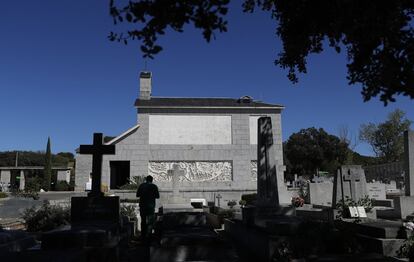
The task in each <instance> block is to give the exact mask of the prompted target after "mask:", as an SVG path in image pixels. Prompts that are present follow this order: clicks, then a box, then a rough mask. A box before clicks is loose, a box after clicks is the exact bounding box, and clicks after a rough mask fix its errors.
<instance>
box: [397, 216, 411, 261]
mask: <svg viewBox="0 0 414 262" xmlns="http://www.w3.org/2000/svg"><path fill="white" fill-rule="evenodd" d="M403 225H404V227H405V228H406V229H407V230H408V231H409V236H408V237H407V239H406V240H404V243H403V244H402V245H401V247H400V248H399V249H398V250H397V256H398V257H406V258H409V260H410V261H413V259H414V235H413V231H414V223H413V222H411V221H409V222H407V223H404V224H403Z"/></svg>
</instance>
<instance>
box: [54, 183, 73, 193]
mask: <svg viewBox="0 0 414 262" xmlns="http://www.w3.org/2000/svg"><path fill="white" fill-rule="evenodd" d="M55 191H70V185H69V183H68V182H66V181H58V182H57V183H56V185H55Z"/></svg>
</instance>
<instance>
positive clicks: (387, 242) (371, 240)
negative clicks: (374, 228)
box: [358, 235, 404, 257]
mask: <svg viewBox="0 0 414 262" xmlns="http://www.w3.org/2000/svg"><path fill="white" fill-rule="evenodd" d="M358 239H359V242H360V243H361V244H362V246H363V248H364V250H365V251H368V252H375V253H378V254H381V255H384V256H387V257H393V256H396V255H397V251H398V250H399V248H400V247H401V245H402V244H403V243H404V239H397V238H395V239H387V238H375V237H369V236H364V235H358Z"/></svg>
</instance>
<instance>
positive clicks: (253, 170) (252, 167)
mask: <svg viewBox="0 0 414 262" xmlns="http://www.w3.org/2000/svg"><path fill="white" fill-rule="evenodd" d="M250 178H251V181H257V161H256V160H253V161H250Z"/></svg>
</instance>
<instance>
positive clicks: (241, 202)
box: [239, 199, 247, 207]
mask: <svg viewBox="0 0 414 262" xmlns="http://www.w3.org/2000/svg"><path fill="white" fill-rule="evenodd" d="M246 204H247V201H246V200H243V199H241V200H239V205H240V206H242V207H244V206H245V205H246Z"/></svg>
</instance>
